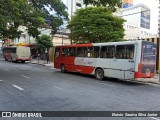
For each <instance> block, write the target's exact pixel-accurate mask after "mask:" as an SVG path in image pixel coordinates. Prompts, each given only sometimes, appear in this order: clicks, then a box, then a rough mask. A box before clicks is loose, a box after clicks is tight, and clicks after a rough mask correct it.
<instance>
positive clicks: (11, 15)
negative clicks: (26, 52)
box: [0, 0, 44, 39]
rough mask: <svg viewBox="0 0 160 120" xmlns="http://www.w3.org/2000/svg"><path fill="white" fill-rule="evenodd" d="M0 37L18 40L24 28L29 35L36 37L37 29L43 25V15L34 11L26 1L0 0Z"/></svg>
mask: <svg viewBox="0 0 160 120" xmlns="http://www.w3.org/2000/svg"><path fill="white" fill-rule="evenodd" d="M0 6H1V7H0V37H1V38H10V39H14V38H18V37H19V36H20V34H21V33H22V31H20V30H19V29H18V27H19V26H26V27H27V29H28V31H29V33H30V35H32V36H33V37H35V36H38V34H39V32H38V30H37V28H38V27H39V25H40V24H43V23H44V18H43V14H42V13H41V11H40V10H35V9H34V8H33V7H32V6H31V5H30V4H28V2H27V1H26V0H0Z"/></svg>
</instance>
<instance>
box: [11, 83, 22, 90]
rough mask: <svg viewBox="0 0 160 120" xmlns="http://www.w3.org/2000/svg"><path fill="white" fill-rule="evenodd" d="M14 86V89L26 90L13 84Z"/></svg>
mask: <svg viewBox="0 0 160 120" xmlns="http://www.w3.org/2000/svg"><path fill="white" fill-rule="evenodd" d="M12 85H13V87H15V88H17V89H18V90H24V89H23V88H21V87H19V86H17V85H14V84H12Z"/></svg>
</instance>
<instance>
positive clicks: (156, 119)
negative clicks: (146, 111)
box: [150, 117, 160, 120]
mask: <svg viewBox="0 0 160 120" xmlns="http://www.w3.org/2000/svg"><path fill="white" fill-rule="evenodd" d="M150 118H152V119H154V120H160V119H158V118H155V117H150Z"/></svg>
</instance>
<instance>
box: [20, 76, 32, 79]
mask: <svg viewBox="0 0 160 120" xmlns="http://www.w3.org/2000/svg"><path fill="white" fill-rule="evenodd" d="M21 76H22V77H24V78H27V79H30V77H27V76H25V75H21Z"/></svg>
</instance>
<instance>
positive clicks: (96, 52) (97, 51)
mask: <svg viewBox="0 0 160 120" xmlns="http://www.w3.org/2000/svg"><path fill="white" fill-rule="evenodd" d="M98 57H99V47H94V58H98Z"/></svg>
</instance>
